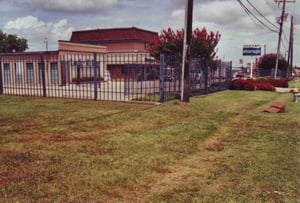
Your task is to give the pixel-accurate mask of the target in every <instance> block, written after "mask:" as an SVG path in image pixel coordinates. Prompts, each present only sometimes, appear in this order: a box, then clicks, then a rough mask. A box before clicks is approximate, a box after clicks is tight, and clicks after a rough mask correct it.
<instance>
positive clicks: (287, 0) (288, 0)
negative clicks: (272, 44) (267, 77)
mask: <svg viewBox="0 0 300 203" xmlns="http://www.w3.org/2000/svg"><path fill="white" fill-rule="evenodd" d="M275 2H276V3H283V5H282V12H281V16H280V18H279V33H278V44H277V57H276V64H275V71H274V78H275V79H276V78H277V72H278V62H279V55H280V45H281V36H282V28H283V22H284V20H285V18H286V13H285V5H286V3H295V2H296V1H295V0H275Z"/></svg>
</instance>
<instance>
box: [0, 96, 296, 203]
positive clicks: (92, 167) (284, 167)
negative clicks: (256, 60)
mask: <svg viewBox="0 0 300 203" xmlns="http://www.w3.org/2000/svg"><path fill="white" fill-rule="evenodd" d="M274 101H280V102H283V103H285V105H286V112H285V113H283V114H267V113H264V112H263V109H264V108H266V107H267V106H268V105H270V104H271V103H272V102H274ZM0 104H1V108H0V201H4V202H5V201H7V202H17V201H19V202H97V201H98V202H120V201H121V202H296V201H297V200H299V189H298V188H299V181H298V180H299V172H298V171H299V158H298V157H299V155H300V152H299V149H298V144H299V127H300V126H299V125H300V106H299V104H297V103H293V102H292V96H291V94H280V93H274V92H262V91H255V92H246V91H225V92H221V93H216V94H213V95H210V96H207V97H194V98H192V99H191V103H189V104H181V103H179V102H177V101H171V102H167V103H164V104H162V105H160V106H152V105H142V104H139V105H137V104H125V103H109V102H94V101H81V100H63V99H36V98H21V97H4V96H0Z"/></svg>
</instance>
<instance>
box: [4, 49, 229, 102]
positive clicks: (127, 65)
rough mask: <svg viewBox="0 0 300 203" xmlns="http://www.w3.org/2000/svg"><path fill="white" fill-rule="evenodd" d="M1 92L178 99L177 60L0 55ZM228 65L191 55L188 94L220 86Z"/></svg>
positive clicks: (141, 56) (140, 55)
mask: <svg viewBox="0 0 300 203" xmlns="http://www.w3.org/2000/svg"><path fill="white" fill-rule="evenodd" d="M0 70H1V71H0V94H2V95H16V96H36V97H58V98H74V99H91V100H109V101H154V102H164V101H167V100H170V99H174V98H178V97H179V95H180V90H181V61H180V59H178V58H176V57H171V56H164V55H161V57H160V60H156V59H154V58H152V57H150V55H149V54H148V53H141V52H119V53H116V52H114V53H82V52H80V53H79V52H65V53H61V52H51V53H50V52H41V53H26V54H25V53H23V54H2V55H0ZM230 79H231V64H230V63H224V62H220V61H218V62H215V63H214V64H209V63H207V62H206V61H205V60H203V59H193V62H192V65H191V93H192V94H195V93H197V94H198V93H200V94H202V93H208V92H210V91H217V90H221V89H223V88H224V87H225V86H224V83H225V82H226V81H228V80H230Z"/></svg>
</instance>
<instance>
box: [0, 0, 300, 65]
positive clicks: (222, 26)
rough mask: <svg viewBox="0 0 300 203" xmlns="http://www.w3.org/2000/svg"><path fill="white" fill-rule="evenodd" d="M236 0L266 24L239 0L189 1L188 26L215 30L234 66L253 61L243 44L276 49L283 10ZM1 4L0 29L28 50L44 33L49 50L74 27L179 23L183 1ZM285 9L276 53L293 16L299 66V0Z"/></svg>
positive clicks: (264, 0) (266, 1)
mask: <svg viewBox="0 0 300 203" xmlns="http://www.w3.org/2000/svg"><path fill="white" fill-rule="evenodd" d="M240 1H241V2H242V3H243V4H244V5H245V6H246V7H247V8H248V9H249V10H250V11H251V12H252V13H253V14H255V16H257V18H259V19H260V21H262V22H263V23H264V24H265V25H267V26H268V27H269V28H266V27H265V26H263V25H262V24H260V22H258V21H257V20H255V18H253V17H252V18H250V17H249V16H248V15H247V13H246V12H245V11H244V10H243V8H242V7H241V5H240V4H239V2H238V0H194V9H193V28H194V29H195V28H203V27H205V28H206V29H207V30H208V31H213V32H217V31H218V32H219V33H220V34H221V40H220V42H219V44H218V47H217V56H218V57H219V58H220V59H222V60H225V61H232V62H233V66H240V65H241V64H240V59H243V62H244V65H245V63H247V62H250V61H251V60H255V57H251V56H244V57H243V55H242V50H243V46H244V45H260V46H261V47H262V53H264V50H265V49H264V48H266V53H276V51H277V42H278V27H279V24H278V23H277V22H276V17H279V16H280V15H281V9H282V4H278V3H276V2H275V1H274V0H240ZM249 2H250V4H249ZM251 4H252V6H253V7H255V8H256V9H257V10H258V11H259V13H260V14H262V15H260V14H259V13H258V12H257V11H256V10H255V9H254V8H253V7H252V6H251ZM0 5H1V7H0V14H1V18H0V30H2V31H3V32H6V33H10V34H16V35H17V36H18V37H22V38H26V39H27V40H28V46H29V49H28V50H27V51H41V50H45V49H46V45H45V38H47V39H48V48H49V50H57V47H58V42H57V41H58V40H69V39H70V36H71V33H72V31H75V30H86V29H98V28H100V29H101V28H114V27H118V28H119V27H132V26H135V27H138V28H142V29H146V30H151V31H156V32H158V33H160V32H161V31H162V30H163V29H166V28H168V27H171V28H172V29H174V30H177V29H181V28H183V27H184V15H185V0H148V1H144V0H47V1H46V0H0ZM286 12H287V13H288V17H287V19H286V21H285V22H284V26H283V30H284V34H283V36H282V45H281V53H282V54H283V55H286V54H287V50H288V44H289V36H290V24H291V23H290V22H291V20H290V19H291V16H294V65H297V66H298V67H300V57H299V56H300V0H296V2H295V3H287V5H286ZM262 16H264V18H263V17H262ZM275 26H276V27H275ZM271 30H273V31H271ZM274 30H275V31H277V32H274Z"/></svg>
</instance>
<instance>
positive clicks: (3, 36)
mask: <svg viewBox="0 0 300 203" xmlns="http://www.w3.org/2000/svg"><path fill="white" fill-rule="evenodd" d="M26 49H28V45H27V39H25V38H19V37H18V36H17V35H16V34H7V33H4V32H2V31H1V30H0V52H23V51H25V50H26Z"/></svg>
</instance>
